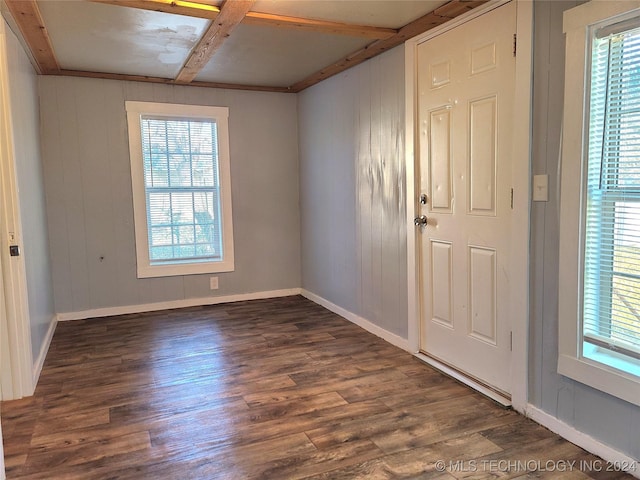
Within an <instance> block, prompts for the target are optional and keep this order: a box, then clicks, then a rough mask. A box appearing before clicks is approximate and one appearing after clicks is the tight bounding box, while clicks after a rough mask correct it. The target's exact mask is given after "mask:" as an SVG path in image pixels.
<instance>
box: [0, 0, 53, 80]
mask: <svg viewBox="0 0 640 480" xmlns="http://www.w3.org/2000/svg"><path fill="white" fill-rule="evenodd" d="M5 3H6V5H7V8H8V9H9V12H11V16H12V17H13V19H14V20H15V22H16V24H17V25H18V28H19V29H20V33H22V36H23V37H24V40H25V42H26V43H27V45H28V46H29V50H31V55H32V56H33V59H34V60H35V62H36V69H37V70H38V73H40V74H45V75H46V74H52V73H57V72H58V71H59V70H60V65H59V64H58V60H57V59H56V55H55V53H54V51H53V46H52V45H51V39H50V38H49V32H47V29H46V27H45V26H44V21H43V20H42V15H41V14H40V9H39V8H38V4H37V3H36V2H35V0H5Z"/></svg>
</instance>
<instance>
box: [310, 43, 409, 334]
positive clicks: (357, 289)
mask: <svg viewBox="0 0 640 480" xmlns="http://www.w3.org/2000/svg"><path fill="white" fill-rule="evenodd" d="M299 98H300V100H299V112H300V114H299V117H300V126H299V131H300V162H301V166H300V168H301V204H302V232H301V236H302V250H303V253H302V269H303V281H302V286H303V288H305V289H307V290H309V291H310V292H312V293H314V294H316V295H319V296H321V297H323V298H325V299H327V300H329V301H330V302H332V303H334V304H336V305H338V306H340V307H342V308H344V309H346V310H348V311H350V312H352V313H355V314H357V315H359V316H361V317H363V318H365V319H367V320H369V321H371V322H372V323H374V324H376V325H378V326H380V327H382V328H384V329H386V330H388V331H390V332H392V333H395V334H397V335H400V336H401V337H404V338H406V336H407V320H406V319H407V313H406V312H407V296H406V226H405V187H404V176H405V169H404V143H403V142H404V55H403V50H402V48H397V49H394V50H392V51H391V52H388V53H385V54H383V55H381V56H379V57H376V58H375V59H373V60H371V61H369V62H366V63H364V64H362V65H359V66H357V67H355V68H353V69H351V70H349V71H348V72H344V73H341V74H339V75H337V76H335V77H332V78H331V79H329V80H327V81H325V82H322V83H320V84H318V85H316V86H314V87H311V88H309V89H307V90H305V91H304V92H302V93H301V94H300V97H299ZM336 125H339V126H340V130H339V131H336ZM354 236H355V239H354ZM327 247H329V248H330V249H331V250H330V251H327ZM327 255H329V256H327ZM332 258H333V260H332Z"/></svg>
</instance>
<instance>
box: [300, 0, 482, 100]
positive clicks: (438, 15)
mask: <svg viewBox="0 0 640 480" xmlns="http://www.w3.org/2000/svg"><path fill="white" fill-rule="evenodd" d="M487 1H488V0H451V1H450V2H449V3H446V4H444V5H442V6H441V7H440V8H437V9H435V10H434V11H433V12H431V13H428V14H426V15H424V16H422V17H420V18H418V19H417V20H414V21H413V22H411V23H408V24H407V25H405V26H404V27H402V28H401V29H400V30H398V33H396V34H395V35H394V36H392V37H389V38H386V39H382V40H377V41H375V42H373V43H370V44H369V45H367V46H366V47H364V48H362V49H360V50H358V51H356V52H353V53H351V54H350V55H347V56H346V57H344V58H342V59H340V60H338V61H337V62H335V63H332V64H331V65H329V66H327V67H325V68H323V69H322V70H319V71H318V72H316V73H314V74H312V75H310V76H308V77H307V78H305V79H303V80H301V81H299V82H297V83H295V84H293V85H291V86H290V87H289V88H290V90H291V91H292V92H295V93H297V92H300V91H302V90H304V89H305V88H309V87H310V86H312V85H315V84H316V83H319V82H321V81H322V80H325V79H327V78H329V77H332V76H334V75H337V74H338V73H340V72H343V71H345V70H347V69H348V68H351V67H354V66H356V65H358V64H360V63H362V62H364V61H366V60H369V59H370V58H373V57H375V56H377V55H380V54H381V53H384V52H386V51H387V50H390V49H392V48H394V47H397V46H398V45H401V44H403V43H404V42H406V41H407V40H409V39H410V38H412V37H415V36H416V35H420V34H421V33H424V32H426V31H428V30H431V29H432V28H435V27H437V26H439V25H442V24H443V23H446V22H448V21H449V20H451V19H452V18H455V17H457V16H458V15H462V14H463V13H466V12H468V11H470V10H472V9H474V8H476V7H478V6H480V5H482V4H483V3H486V2H487Z"/></svg>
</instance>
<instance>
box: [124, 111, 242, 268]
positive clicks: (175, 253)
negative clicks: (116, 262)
mask: <svg viewBox="0 0 640 480" xmlns="http://www.w3.org/2000/svg"><path fill="white" fill-rule="evenodd" d="M126 109H127V119H128V124H129V149H130V155H131V181H132V186H133V207H134V218H135V231H136V255H137V267H138V277H139V278H142V277H160V276H170V275H187V274H197V273H214V272H228V271H233V268H234V262H233V228H232V221H231V220H232V219H231V181H230V173H229V140H228V137H229V135H228V123H227V118H228V109H227V108H222V107H205V106H193V105H173V104H160V103H147V102H126Z"/></svg>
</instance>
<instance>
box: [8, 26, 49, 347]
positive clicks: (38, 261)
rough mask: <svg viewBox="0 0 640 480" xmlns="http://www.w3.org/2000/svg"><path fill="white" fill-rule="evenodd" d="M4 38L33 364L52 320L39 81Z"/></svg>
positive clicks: (14, 44)
mask: <svg viewBox="0 0 640 480" xmlns="http://www.w3.org/2000/svg"><path fill="white" fill-rule="evenodd" d="M1 21H4V19H2V20H1ZM6 39H7V62H8V65H9V89H10V95H11V117H12V122H13V135H14V151H15V164H16V176H17V182H18V201H19V208H20V216H21V221H22V250H23V255H24V262H25V271H26V277H27V296H28V299H29V322H30V326H31V346H32V352H33V359H34V360H36V359H37V357H38V355H39V354H40V349H41V348H42V345H43V342H44V341H45V338H46V335H47V330H48V328H49V325H50V324H51V321H52V320H53V317H54V309H53V291H52V288H51V270H50V260H49V248H48V242H47V221H46V210H45V198H44V189H43V180H42V176H43V175H42V163H41V160H40V152H41V149H40V141H39V138H40V131H39V130H40V118H39V108H38V88H37V85H38V80H37V75H36V72H35V71H34V70H33V67H32V66H31V63H30V62H29V59H28V58H27V56H26V55H25V53H24V51H23V50H22V46H21V45H20V43H19V41H18V39H17V38H16V36H15V35H14V34H13V33H12V32H11V30H10V29H9V28H6Z"/></svg>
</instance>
